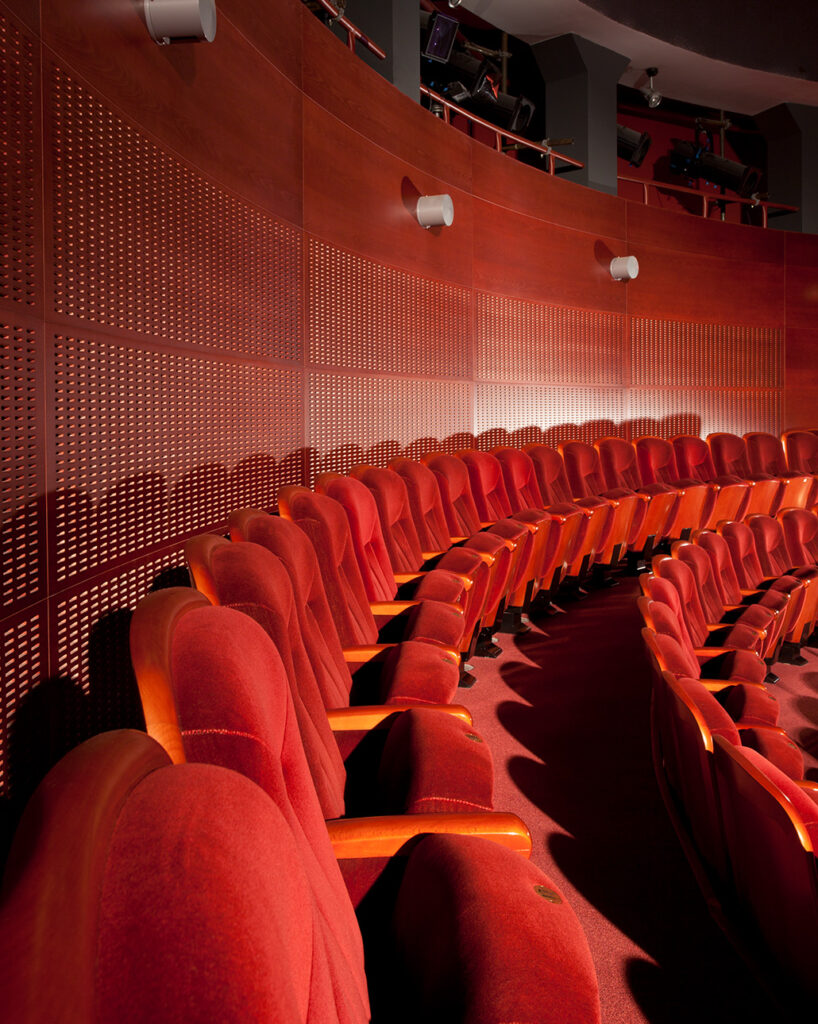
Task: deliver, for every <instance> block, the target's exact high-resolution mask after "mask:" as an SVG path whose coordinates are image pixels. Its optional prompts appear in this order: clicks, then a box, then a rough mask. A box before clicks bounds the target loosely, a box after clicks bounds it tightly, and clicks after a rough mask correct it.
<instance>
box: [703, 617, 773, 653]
mask: <svg viewBox="0 0 818 1024" xmlns="http://www.w3.org/2000/svg"><path fill="white" fill-rule="evenodd" d="M731 626H745V627H746V628H747V629H749V630H750V631H751V632H753V633H755V634H756V636H758V637H759V638H760V639H761V640H766V639H767V630H766V629H762V628H761V627H760V626H751V625H750V623H749V622H708V623H707V631H708V633H718V631H719V630H720V629H729V628H730V627H731ZM711 650H712V648H711ZM728 650H732V648H728Z"/></svg>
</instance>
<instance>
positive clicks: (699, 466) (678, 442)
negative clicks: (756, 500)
mask: <svg viewBox="0 0 818 1024" xmlns="http://www.w3.org/2000/svg"><path fill="white" fill-rule="evenodd" d="M671 443H672V444H673V452H674V454H675V456H676V466H677V469H678V470H679V474H680V476H681V477H682V478H683V479H689V480H701V481H702V482H703V483H708V484H710V485H711V486H712V487H714V488H715V490H716V504H715V507H714V508H713V510H712V511H711V513H710V517H709V519H708V520H707V522H706V523H705V524H704V526H705V527H706V528H707V529H711V530H712V529H715V527H716V526H717V524H718V523H720V522H722V521H724V520H741V519H743V518H744V516H745V514H746V512H747V507H748V506H749V504H750V484H749V482H748V481H747V480H742V479H741V478H740V477H737V476H730V475H728V476H720V475H719V474H718V473H717V472H716V467H715V466H714V465H713V457H712V456H711V454H710V449H709V448H708V447H707V442H706V441H703V440H702V438H700V437H695V436H693V435H692V434H678V435H677V436H676V437H674V438H672V442H671Z"/></svg>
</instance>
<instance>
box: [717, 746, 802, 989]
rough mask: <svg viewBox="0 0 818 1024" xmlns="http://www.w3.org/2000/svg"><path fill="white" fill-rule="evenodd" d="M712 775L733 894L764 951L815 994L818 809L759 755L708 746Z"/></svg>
mask: <svg viewBox="0 0 818 1024" xmlns="http://www.w3.org/2000/svg"><path fill="white" fill-rule="evenodd" d="M714 747H715V749H714V763H715V775H716V783H717V788H718V794H719V800H720V804H721V808H722V818H723V821H724V834H725V839H726V842H727V847H728V851H729V856H730V861H731V867H732V872H731V873H732V880H733V885H734V886H735V889H736V892H737V893H738V896H739V898H740V900H741V902H742V904H743V905H744V906H745V907H746V908H747V910H748V912H749V915H750V916H751V917H752V919H753V920H754V922H755V924H756V926H757V928H758V929H759V931H760V933H761V935H762V936H763V939H764V940H765V945H766V948H767V954H768V955H771V956H772V957H773V958H774V960H775V962H776V963H777V964H778V965H779V967H781V968H782V970H783V972H784V974H785V976H786V977H789V978H790V979H791V980H794V981H795V983H796V985H797V986H798V987H799V989H800V990H801V991H802V992H803V993H806V994H807V995H808V997H809V998H810V999H811V1000H813V1001H814V1000H815V998H816V996H818V975H816V971H815V964H816V962H818V927H816V921H817V920H818V872H817V871H816V859H815V851H816V844H818V806H816V803H815V801H814V800H811V799H810V797H809V796H808V795H807V794H806V793H805V792H804V791H803V790H802V789H801V788H800V787H799V786H797V785H796V784H795V783H794V782H793V781H792V780H790V779H788V778H787V776H786V775H785V774H784V773H783V772H782V771H780V770H778V769H777V768H776V767H775V766H774V765H772V764H770V762H769V761H767V760H766V759H765V758H764V757H762V756H761V755H760V754H758V753H756V751H754V750H748V749H747V748H746V747H742V748H741V749H734V748H732V747H731V746H730V745H729V744H727V743H725V742H724V741H722V740H716V741H715V744H714Z"/></svg>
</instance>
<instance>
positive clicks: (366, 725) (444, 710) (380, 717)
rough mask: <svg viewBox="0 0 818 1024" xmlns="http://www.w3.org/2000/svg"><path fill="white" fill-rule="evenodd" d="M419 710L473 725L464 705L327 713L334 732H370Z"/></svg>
mask: <svg viewBox="0 0 818 1024" xmlns="http://www.w3.org/2000/svg"><path fill="white" fill-rule="evenodd" d="M418 708H422V709H423V710H424V711H426V710H429V711H437V712H439V713H440V714H442V715H453V716H454V717H455V718H459V719H461V720H462V721H463V722H465V723H466V725H472V724H473V720H472V716H471V712H470V711H469V709H468V708H464V707H463V705H462V704H407V703H405V702H404V703H401V704H361V705H359V706H358V707H354V708H330V710H329V711H327V718H328V719H329V727H330V729H332V731H333V732H368V731H369V730H370V729H376V728H377V727H378V726H379V725H381V724H382V723H383V722H385V721H386V720H387V719H388V718H391V717H392V715H399V714H400V713H401V712H402V711H411V710H412V709H414V710H415V711H417V709H418Z"/></svg>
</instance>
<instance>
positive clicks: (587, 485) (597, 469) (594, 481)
mask: <svg viewBox="0 0 818 1024" xmlns="http://www.w3.org/2000/svg"><path fill="white" fill-rule="evenodd" d="M561 451H562V458H563V462H564V463H565V472H566V473H567V474H568V481H569V483H570V484H571V493H572V495H573V497H574V498H589V497H591V496H592V495H594V494H603V493H604V492H605V491H606V490H607V484H606V483H605V478H604V476H603V474H602V467H601V465H600V462H599V453H598V452H597V450H596V448H594V446H593V445H590V444H586V443H585V442H584V441H566V442H565V444H563V445H562V446H561Z"/></svg>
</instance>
